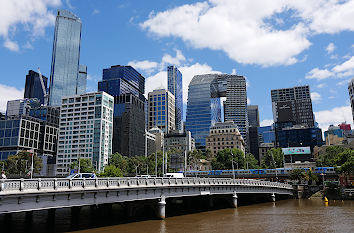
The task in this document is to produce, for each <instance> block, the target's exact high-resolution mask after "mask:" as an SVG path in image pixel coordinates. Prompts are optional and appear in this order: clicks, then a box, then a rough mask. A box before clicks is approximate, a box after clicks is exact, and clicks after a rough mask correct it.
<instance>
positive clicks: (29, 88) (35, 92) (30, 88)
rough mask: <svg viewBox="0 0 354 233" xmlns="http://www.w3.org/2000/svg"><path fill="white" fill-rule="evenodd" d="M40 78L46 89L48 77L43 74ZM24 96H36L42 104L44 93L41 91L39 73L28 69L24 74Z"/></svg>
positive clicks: (28, 97) (27, 97) (30, 97)
mask: <svg viewBox="0 0 354 233" xmlns="http://www.w3.org/2000/svg"><path fill="white" fill-rule="evenodd" d="M42 78H43V83H44V87H45V89H46V90H47V82H48V78H47V77H45V76H43V75H42ZM24 98H25V99H32V98H37V99H39V101H40V102H41V104H44V93H43V89H42V84H41V81H40V77H39V73H37V72H35V71H33V70H29V71H28V74H27V75H26V84H25V93H24Z"/></svg>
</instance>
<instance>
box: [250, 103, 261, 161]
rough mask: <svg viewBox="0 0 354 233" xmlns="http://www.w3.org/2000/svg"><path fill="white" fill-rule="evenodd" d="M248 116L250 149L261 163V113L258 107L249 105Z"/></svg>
mask: <svg viewBox="0 0 354 233" xmlns="http://www.w3.org/2000/svg"><path fill="white" fill-rule="evenodd" d="M247 114H248V122H249V128H248V135H249V143H248V144H249V147H250V153H251V154H253V155H254V157H255V158H256V159H257V160H258V161H259V136H258V127H259V111H258V105H248V106H247Z"/></svg>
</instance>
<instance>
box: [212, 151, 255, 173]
mask: <svg viewBox="0 0 354 233" xmlns="http://www.w3.org/2000/svg"><path fill="white" fill-rule="evenodd" d="M231 161H233V162H234V169H246V168H247V166H248V168H249V169H253V168H258V165H257V164H258V161H257V160H256V159H255V158H254V156H253V155H252V154H247V155H246V156H245V154H244V153H243V152H242V151H241V150H239V149H224V150H220V151H218V153H217V154H216V156H215V158H213V159H212V162H211V166H212V168H213V169H214V170H222V169H231V168H232V162H231Z"/></svg>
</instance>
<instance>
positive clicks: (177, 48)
mask: <svg viewBox="0 0 354 233" xmlns="http://www.w3.org/2000/svg"><path fill="white" fill-rule="evenodd" d="M40 2H41V1H40ZM59 2H60V1H56V2H52V3H43V6H44V9H45V11H44V10H41V11H40V10H38V9H32V8H30V9H26V10H28V14H29V15H30V16H33V17H29V18H26V19H25V20H23V22H26V23H28V25H29V26H28V27H29V28H30V29H32V31H33V35H32V37H33V38H32V37H31V36H28V35H27V34H28V31H26V30H29V29H25V28H24V27H23V24H21V23H19V21H16V20H13V19H9V18H3V19H4V20H3V22H4V26H2V28H1V29H2V30H0V31H1V32H0V40H1V42H2V44H3V45H4V47H1V48H0V51H1V55H0V59H1V60H2V63H4V64H7V65H6V67H4V77H11V78H7V79H5V78H4V79H2V80H1V82H0V90H1V91H0V94H1V96H0V97H1V103H0V111H3V112H4V109H5V107H6V101H7V100H9V98H11V99H18V98H22V96H23V91H22V89H23V87H24V83H25V74H26V73H27V72H28V70H30V69H33V70H36V68H37V67H38V66H39V67H41V71H42V72H43V75H45V76H47V77H49V74H50V57H51V52H52V38H53V31H54V20H55V17H54V16H55V12H56V9H68V10H70V11H72V12H73V13H74V14H75V15H77V16H78V17H80V19H81V21H82V22H83V31H82V38H83V40H82V43H83V44H82V47H83V48H84V49H83V50H82V51H81V52H82V54H81V57H80V59H81V60H82V61H83V62H82V63H83V64H87V66H88V79H89V80H88V88H87V90H88V91H89V92H91V91H96V90H97V81H98V80H101V78H102V77H101V76H102V75H101V74H102V70H103V69H104V68H106V67H109V66H111V65H116V64H120V65H132V66H133V67H134V68H136V69H137V70H138V71H139V72H141V74H142V75H143V76H144V77H146V90H145V94H146V95H147V93H148V92H149V91H152V90H153V89H155V88H156V87H159V86H161V84H162V85H164V86H165V87H166V88H167V73H166V67H167V66H168V65H170V64H171V65H176V66H177V67H178V68H179V70H180V71H181V73H182V75H183V88H184V90H183V92H184V96H183V99H184V107H186V101H187V93H188V91H187V90H188V89H187V88H188V84H189V81H190V80H191V79H192V77H193V76H194V75H195V74H205V73H213V72H221V73H229V74H230V73H235V72H236V70H237V74H238V75H243V76H245V77H247V82H248V89H247V94H248V97H249V102H250V104H256V105H259V106H260V109H259V111H260V118H261V122H263V125H264V124H265V123H266V122H268V123H270V122H271V119H272V108H271V97H270V90H271V89H277V88H288V87H293V86H301V85H304V84H309V85H310V90H311V96H312V101H313V108H314V113H315V116H316V121H318V122H319V124H320V127H322V129H323V130H326V129H327V126H328V125H329V124H334V125H337V124H339V123H341V122H342V121H345V120H346V121H347V122H348V123H351V124H352V116H351V110H350V105H349V96H348V91H347V83H348V80H349V79H350V78H351V77H352V73H353V65H352V63H353V62H352V61H353V60H354V58H353V53H354V48H353V47H352V42H350V35H352V33H353V32H352V31H353V30H354V28H353V26H351V25H348V24H347V23H345V22H346V21H344V20H343V19H342V21H339V22H343V24H342V25H341V26H340V27H338V23H337V24H335V25H336V28H335V27H333V26H331V25H330V24H329V23H330V22H331V21H330V20H327V21H328V22H322V21H319V20H321V17H320V16H318V10H317V9H316V7H317V8H318V9H319V10H323V11H325V10H326V9H327V7H332V8H334V9H336V11H337V12H339V11H341V12H343V15H346V14H347V15H348V14H349V13H346V12H345V8H348V9H349V8H350V6H351V4H353V2H352V1H350V2H348V3H343V4H337V3H331V4H332V5H331V4H328V5H325V4H323V5H318V6H316V7H314V6H313V5H311V4H309V5H308V7H307V8H306V10H305V9H303V8H301V6H300V4H299V5H297V4H293V5H290V4H287V3H282V4H284V5H282V4H281V3H278V6H274V5H271V6H269V9H268V11H269V12H263V11H261V10H260V9H261V8H262V4H261V3H260V4H259V6H253V5H252V7H253V8H252V7H251V6H250V5H248V4H246V3H244V2H242V1H239V2H237V3H235V4H239V5H235V6H245V7H246V8H245V9H246V12H247V13H248V16H242V17H244V18H245V17H246V18H247V19H249V20H253V21H255V22H257V23H258V24H256V28H250V26H247V25H242V26H244V27H240V29H239V31H241V33H242V32H243V31H244V30H246V29H247V28H248V29H254V30H260V31H256V32H259V33H260V38H259V39H258V38H257V39H254V40H260V39H264V38H265V39H269V40H266V41H265V42H264V44H262V43H260V41H254V42H257V43H258V45H257V46H258V47H256V48H252V49H249V47H248V45H247V43H245V41H244V40H245V39H247V37H248V39H250V37H249V36H250V35H247V34H244V38H241V39H239V40H236V39H235V38H238V37H236V36H237V35H234V33H236V32H232V33H231V32H227V31H226V32H225V29H224V27H222V26H223V25H220V31H219V32H220V35H225V33H229V34H226V37H229V39H230V41H232V42H235V41H236V42H239V43H236V44H241V45H243V46H244V49H243V47H240V46H239V45H237V46H236V45H235V48H233V47H230V46H229V45H228V44H227V42H225V41H220V42H215V41H212V40H208V41H203V40H201V41H197V40H196V38H201V35H209V34H205V33H208V32H204V31H202V29H201V28H203V27H202V26H203V23H205V22H204V21H203V20H202V21H200V22H195V21H194V19H195V17H196V16H194V15H190V17H191V18H190V22H191V24H196V27H197V28H198V30H195V32H194V33H192V34H191V32H190V25H188V24H187V25H180V23H179V22H178V20H177V21H174V20H175V16H176V14H177V13H179V14H181V15H182V14H183V15H186V14H187V13H188V12H186V9H185V8H188V9H194V10H196V12H197V13H196V14H197V16H198V17H201V18H207V17H208V16H210V15H211V14H212V11H217V10H225V9H226V8H227V6H228V5H227V4H229V3H226V2H223V1H220V2H218V3H216V2H211V1H210V2H206V1H204V2H199V3H198V2H195V3H191V4H190V5H184V4H185V3H183V2H180V1H178V2H177V1H175V2H173V1H172V2H170V3H169V5H163V4H162V3H161V2H154V3H151V4H149V5H148V4H147V3H140V2H139V4H132V3H131V2H129V1H121V2H120V4H117V3H112V2H107V3H106V5H105V6H101V5H100V4H98V2H95V1H92V2H91V5H90V4H88V5H87V6H85V5H84V4H83V3H79V2H74V1H72V2H71V5H72V6H69V5H68V4H67V3H64V2H61V4H59ZM41 3H42V2H41ZM10 4H11V3H8V2H6V3H5V4H4V5H3V6H4V7H3V8H6V7H7V6H9V5H10ZM145 4H146V5H145ZM137 6H138V7H137ZM182 6H184V8H183V7H182ZM284 6H287V7H288V8H289V9H292V10H294V12H295V13H294V12H291V11H290V10H289V11H286V10H284V9H283V8H282V9H279V7H284ZM71 7H72V8H71ZM201 9H203V10H201ZM230 9H232V8H231V7H230ZM328 9H331V8H328ZM153 10H154V12H155V13H152V14H150V13H151V12H152V11H153ZM167 10H169V11H167ZM276 10H278V11H279V12H280V13H279V12H278V11H277V13H275V12H276ZM9 12H12V11H10V10H9ZM117 12H119V14H117ZM163 12H164V13H163ZM257 12H259V15H257ZM326 12H327V11H326ZM296 13H297V14H298V16H299V18H298V19H294V17H295V15H296ZM311 13H312V14H313V16H310V15H311ZM316 13H317V14H316ZM324 14H325V13H324ZM326 14H328V16H330V15H331V12H327V13H326ZM117 15H119V16H117ZM165 15H167V16H169V18H170V20H165V21H164V22H165V23H164V24H163V25H160V27H159V26H158V25H157V22H158V20H161V19H163V18H162V17H165ZM187 16H189V15H187ZM288 16H290V17H288ZM349 16H351V15H350V14H349ZM2 17H6V16H2ZM227 17H231V16H228V15H226V16H225V17H222V15H220V14H216V15H215V16H214V17H213V18H211V20H212V22H214V19H215V22H217V20H218V19H220V20H222V21H221V22H225V23H226V22H228V20H227V19H228V18H227ZM32 18H33V19H38V20H45V19H46V21H45V22H46V23H44V24H41V25H37V24H35V21H32V20H33V19H32ZM327 18H330V17H327ZM111 19H113V20H111ZM231 19H233V18H231ZM305 19H309V20H308V21H306V20H305ZM26 20H27V21H26ZM225 20H226V21H225ZM233 20H234V19H233ZM339 20H341V18H340V17H339ZM115 22H120V25H121V26H120V28H119V29H117V30H116V31H114V30H110V29H109V28H110V25H111V24H112V25H113V23H115ZM319 22H320V23H323V24H324V25H326V26H327V27H326V28H321V27H319V26H318V25H320V23H319ZM237 23H240V24H242V22H234V21H232V20H231V21H230V24H237ZM262 23H264V24H266V25H268V26H270V27H271V29H273V31H271V30H270V31H262V27H261V26H260V24H262ZM301 23H303V25H302V27H301V25H300V24H301ZM325 23H326V24H325ZM43 25H44V26H43ZM102 25H104V27H102ZM214 25H215V23H212V24H210V29H211V30H209V31H211V32H212V31H213V30H214V31H215V30H216V28H215V26H214ZM15 26H16V31H13V32H11V29H13V28H14V27H15ZM32 26H33V27H32ZM173 26H178V27H175V28H176V30H175V31H173V30H172V28H174V27H173ZM225 26H226V25H225ZM107 29H108V30H107ZM163 29H164V30H163ZM183 31H184V32H185V33H182V32H183ZM344 31H346V32H344ZM10 32H11V33H10ZM272 32H273V33H272ZM107 35H109V37H110V38H111V39H109V40H107V39H105V38H107ZM282 35H283V36H284V37H282ZM193 36H194V37H193ZM263 36H264V37H263ZM272 36H274V39H272V38H269V37H272ZM296 36H298V37H296ZM211 38H212V37H211ZM275 39H277V43H276V44H277V45H279V47H280V48H282V49H283V50H284V52H281V51H277V50H274V51H271V50H270V51H268V50H265V49H264V48H265V47H267V46H268V47H272V48H274V46H270V45H272V44H274V41H273V42H272V40H275ZM97 42H104V43H97ZM203 43H204V44H203ZM213 43H214V44H213ZM217 43H221V44H217ZM234 44H235V43H234ZM284 44H285V45H287V46H285V45H284ZM262 46H263V47H262ZM284 46H285V47H284ZM287 47H289V48H287ZM132 48H134V49H132ZM11 49H12V50H11ZM13 50H14V51H13ZM254 51H256V52H254ZM268 53H272V54H273V56H269V54H268ZM235 54H239V55H237V56H235ZM265 55H267V56H265ZM81 60H80V61H81ZM284 77H286V78H284ZM154 85H155V86H154ZM184 112H185V111H184Z"/></svg>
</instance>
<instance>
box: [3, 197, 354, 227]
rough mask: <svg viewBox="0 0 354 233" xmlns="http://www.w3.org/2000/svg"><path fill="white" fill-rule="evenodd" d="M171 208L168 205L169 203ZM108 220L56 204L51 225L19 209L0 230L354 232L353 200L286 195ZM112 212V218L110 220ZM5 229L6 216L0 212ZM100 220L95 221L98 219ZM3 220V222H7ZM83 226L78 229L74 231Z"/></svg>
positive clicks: (42, 215)
mask: <svg viewBox="0 0 354 233" xmlns="http://www.w3.org/2000/svg"><path fill="white" fill-rule="evenodd" d="M167 208H168V206H167ZM114 211H115V210H114V209H113V211H112V212H113V213H112V215H113V216H110V217H109V218H110V219H111V221H109V222H107V221H104V220H99V222H100V224H97V222H98V220H97V219H95V218H94V217H90V216H91V215H92V214H90V209H89V208H87V209H86V210H84V209H83V211H81V214H80V217H79V219H78V223H77V225H74V226H73V225H72V223H71V222H72V219H71V218H70V210H68V209H63V210H58V211H57V213H56V220H55V225H54V226H53V228H51V229H48V223H46V221H45V219H46V217H45V215H46V211H37V212H35V213H34V214H33V220H32V224H30V225H28V224H27V225H26V224H25V220H24V219H25V217H24V214H15V215H14V216H13V217H12V220H11V224H10V225H11V227H10V228H8V229H7V230H6V231H2V230H1V232H50V231H56V232H64V231H71V232H73V231H74V232H80V233H113V232H124V233H125V232H126V233H129V232H131V233H133V232H134V233H135V232H143V233H150V232H151V233H175V232H176V233H177V232H178V233H182V232H193V233H194V232H203V233H214V232H215V233H219V232H257V233H259V232H354V201H330V202H329V203H328V204H325V203H324V202H323V201H322V200H320V199H315V200H293V199H291V200H282V201H277V202H276V203H272V202H267V203H260V204H253V205H245V206H240V207H238V208H237V209H233V208H227V209H219V210H212V211H205V212H199V213H192V214H185V215H179V216H172V217H168V218H166V219H165V220H154V219H151V220H149V219H146V218H145V219H141V218H140V219H134V220H119V217H116V218H115V217H114V214H115V213H114ZM112 218H113V220H112ZM0 221H1V225H2V226H1V228H0V229H5V228H4V227H5V225H6V224H7V225H8V224H9V223H8V222H5V217H4V216H0ZM94 222H96V223H94ZM4 224H5V225H4ZM77 229H81V230H79V231H75V230H77Z"/></svg>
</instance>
